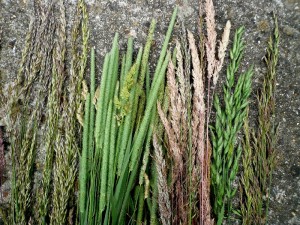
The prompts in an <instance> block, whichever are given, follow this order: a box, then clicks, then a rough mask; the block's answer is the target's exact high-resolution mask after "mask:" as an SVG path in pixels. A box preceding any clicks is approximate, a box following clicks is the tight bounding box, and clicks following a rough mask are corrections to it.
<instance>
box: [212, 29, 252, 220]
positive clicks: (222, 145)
mask: <svg viewBox="0 0 300 225" xmlns="http://www.w3.org/2000/svg"><path fill="white" fill-rule="evenodd" d="M243 31H244V28H243V27H241V28H239V29H238V30H237V31H236V33H235V37H234V42H233V47H232V50H231V51H230V64H229V65H228V67H227V76H226V81H225V85H224V87H223V91H224V102H225V107H224V108H223V107H222V106H221V103H220V100H219V98H218V97H217V96H216V97H215V101H214V106H215V109H216V121H215V124H214V126H213V127H212V129H211V131H212V132H211V137H212V144H213V151H212V152H213V155H212V163H211V185H212V191H213V195H214V199H213V212H214V214H215V215H216V217H217V224H218V225H220V224H222V221H223V219H224V217H225V215H229V214H230V213H231V210H232V209H231V199H232V198H233V196H234V195H235V192H236V189H234V188H233V186H232V183H233V181H234V180H235V177H236V174H237V171H238V166H239V159H240V156H241V153H242V149H241V147H240V146H238V147H236V146H235V142H236V138H237V134H238V132H239V130H240V129H241V126H242V124H243V121H244V118H245V116H246V107H247V105H248V98H249V95H250V92H251V77H252V68H251V69H250V70H248V71H247V72H245V73H243V74H242V75H240V77H239V78H238V81H237V82H236V84H235V74H236V73H237V70H238V68H239V64H240V61H241V59H242V52H243V49H244V44H243V41H242V34H243ZM225 207H227V210H226V209H225Z"/></svg>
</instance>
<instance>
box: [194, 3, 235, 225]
mask: <svg viewBox="0 0 300 225" xmlns="http://www.w3.org/2000/svg"><path fill="white" fill-rule="evenodd" d="M204 12H205V14H206V16H205V22H206V30H207V32H206V33H207V36H206V37H205V36H204V35H203V31H204V29H203V24H204V22H203V14H204ZM199 14H200V21H199V25H200V26H199V31H200V58H199V61H200V62H199V64H200V68H201V70H202V73H203V77H202V80H203V83H204V77H207V90H208V91H207V100H206V101H207V102H206V103H205V102H204V100H203V101H202V105H203V107H204V109H205V105H206V109H207V110H206V120H205V118H204V117H205V110H203V113H202V114H203V119H202V121H201V124H199V126H200V134H199V135H200V143H199V144H200V152H199V153H198V158H199V163H200V165H201V169H200V173H201V184H200V189H199V192H200V193H199V195H200V196H199V197H200V224H211V223H213V221H212V220H211V215H210V214H211V213H210V211H211V206H210V157H211V147H210V140H209V135H208V133H209V131H208V130H209V128H208V126H209V118H210V114H211V107H212V105H211V96H213V93H212V95H211V81H212V82H213V86H212V87H213V90H214V88H215V87H216V84H217V81H218V78H219V73H220V71H221V69H222V66H223V62H224V58H225V52H226V49H227V45H228V41H229V34H230V27H231V25H230V21H227V23H226V26H225V28H224V31H223V35H222V39H221V40H220V41H219V46H218V51H217V49H216V47H217V33H216V23H215V9H214V5H213V1H212V0H206V1H205V2H204V3H203V2H202V1H200V3H199ZM216 52H217V53H218V54H216ZM216 55H217V57H216ZM204 56H206V60H205V59H204ZM205 75H206V76H205ZM203 86H204V85H203ZM213 92H214V91H213ZM202 94H203V95H204V92H203V91H202ZM198 99H199V98H198ZM202 99H204V96H203V97H202ZM200 118H201V116H200ZM205 122H206V124H205ZM202 135H203V137H202ZM205 136H206V137H205ZM202 138H203V139H204V140H203V141H201V140H202Z"/></svg>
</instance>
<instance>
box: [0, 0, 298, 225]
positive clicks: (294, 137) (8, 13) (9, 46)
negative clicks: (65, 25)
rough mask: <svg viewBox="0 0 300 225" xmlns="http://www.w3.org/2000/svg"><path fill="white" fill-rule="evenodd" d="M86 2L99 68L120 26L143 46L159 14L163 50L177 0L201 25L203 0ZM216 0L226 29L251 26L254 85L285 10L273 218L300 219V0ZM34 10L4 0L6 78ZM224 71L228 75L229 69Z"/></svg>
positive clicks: (248, 57)
mask: <svg viewBox="0 0 300 225" xmlns="http://www.w3.org/2000/svg"><path fill="white" fill-rule="evenodd" d="M75 2H76V1H75V0H67V1H66V8H67V16H68V19H69V24H71V22H70V21H71V19H72V16H71V15H73V11H74V7H75ZM86 2H87V4H88V11H89V17H90V29H91V35H90V36H91V40H90V45H91V46H95V47H96V49H97V56H98V59H97V61H98V63H97V64H98V71H99V70H100V68H101V66H102V64H101V60H102V58H103V56H104V54H105V53H106V52H107V50H108V49H109V48H110V44H111V41H112V38H113V35H114V33H115V32H119V33H120V36H121V39H122V40H121V41H120V46H121V47H124V46H125V42H126V41H125V40H126V37H128V35H133V36H136V45H135V46H136V48H137V47H138V46H139V45H140V44H141V43H145V39H146V35H147V30H148V26H149V24H150V21H151V19H152V18H156V19H157V21H158V27H157V31H156V43H157V44H155V47H154V51H155V52H156V54H154V56H155V57H156V56H157V54H158V51H159V46H160V43H161V40H162V39H163V34H164V33H165V32H166V29H167V25H168V22H169V18H170V15H171V13H172V10H173V8H174V6H175V4H178V5H179V6H180V10H181V11H180V15H179V18H180V20H179V21H184V22H185V24H186V26H187V27H188V28H189V29H190V30H192V31H193V32H194V33H195V34H196V33H197V18H198V17H197V15H198V1H197V0H135V1H134V0H119V1H118V0H110V1H107V0H106V1H104V0H86ZM214 3H215V6H216V20H217V24H218V26H217V28H218V32H219V34H220V32H221V29H222V28H223V26H224V25H225V22H226V20H228V19H229V20H231V22H232V25H233V28H234V29H235V28H237V27H239V26H241V25H244V26H245V28H246V33H245V37H244V39H245V42H246V44H247V47H246V50H245V57H244V66H245V67H246V65H251V64H253V65H254V66H255V76H254V90H255V89H256V88H257V87H258V86H259V84H260V82H261V78H262V76H263V73H264V71H265V68H264V63H263V61H262V58H263V56H264V54H265V49H266V44H267V40H268V37H269V35H270V33H271V32H272V28H273V25H274V24H273V19H272V18H273V17H272V15H273V12H275V13H276V15H277V16H278V22H279V30H280V34H281V42H280V59H279V66H278V80H277V92H276V94H277V103H276V110H277V116H276V117H277V121H278V122H280V138H279V144H278V148H277V149H278V152H279V156H278V158H279V165H278V167H277V169H276V171H275V174H274V179H273V186H272V190H271V203H270V220H269V224H274V225H282V224H294V225H296V224H300V206H299V205H300V198H299V195H300V155H299V148H300V138H299V136H300V116H299V113H300V97H299V94H300V85H299V81H300V80H299V78H300V8H299V7H300V0H245V1H239V0H219V1H214ZM31 12H32V3H31V2H30V0H0V30H2V38H1V39H2V44H1V45H2V48H1V52H0V70H1V75H2V78H1V82H2V83H3V84H4V86H5V85H6V84H7V83H8V82H11V81H13V79H14V78H15V76H16V73H17V69H18V63H19V61H20V56H21V55H20V52H21V49H22V47H23V45H24V39H25V35H26V31H27V28H28V25H29V20H30V15H31ZM178 24H179V23H178ZM178 27H179V26H177V28H178ZM177 30H178V29H177ZM178 34H179V32H175V36H174V37H176V35H178ZM245 67H244V68H245ZM222 75H223V76H224V72H223V74H222ZM253 100H254V98H253Z"/></svg>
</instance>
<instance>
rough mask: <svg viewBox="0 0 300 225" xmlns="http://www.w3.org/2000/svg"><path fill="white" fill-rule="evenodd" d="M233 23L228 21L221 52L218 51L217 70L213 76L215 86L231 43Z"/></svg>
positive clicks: (220, 44) (220, 46)
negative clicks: (230, 36) (230, 35)
mask: <svg viewBox="0 0 300 225" xmlns="http://www.w3.org/2000/svg"><path fill="white" fill-rule="evenodd" d="M230 28H231V23H230V21H229V20H228V21H227V23H226V26H225V28H224V31H223V35H222V40H221V41H220V42H219V50H218V61H217V62H216V68H215V71H214V75H213V84H214V86H215V85H216V84H217V81H218V78H219V72H220V71H221V69H222V66H223V62H224V58H225V52H226V49H227V46H228V42H229V34H230Z"/></svg>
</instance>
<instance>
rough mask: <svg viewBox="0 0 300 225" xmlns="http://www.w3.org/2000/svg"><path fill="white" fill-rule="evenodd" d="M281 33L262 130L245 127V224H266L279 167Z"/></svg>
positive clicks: (261, 108)
mask: <svg viewBox="0 0 300 225" xmlns="http://www.w3.org/2000/svg"><path fill="white" fill-rule="evenodd" d="M278 45H279V32H278V23H277V18H276V17H275V30H274V34H273V36H271V37H270V39H269V42H268V48H267V55H266V57H265V62H266V66H267V72H266V74H265V77H264V81H263V87H262V89H261V90H260V91H259V93H258V97H257V101H258V128H257V129H256V130H255V129H254V128H249V122H248V120H246V121H245V124H244V134H245V137H244V143H243V150H244V155H243V174H242V177H241V182H240V190H241V192H240V202H241V214H242V222H243V224H245V225H246V224H266V223H267V217H268V204H269V196H270V186H271V182H272V173H273V170H274V166H275V163H276V162H275V156H276V152H275V145H276V141H277V129H276V125H275V122H274V115H275V88H276V85H275V82H276V66H277V62H278V55H279V50H278Z"/></svg>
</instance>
